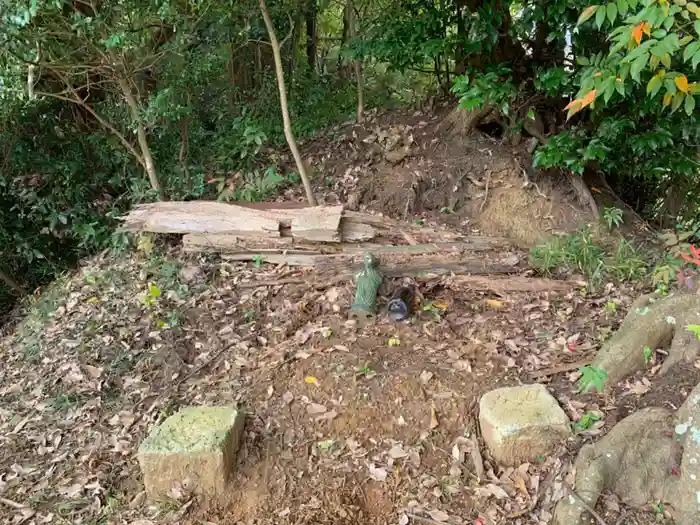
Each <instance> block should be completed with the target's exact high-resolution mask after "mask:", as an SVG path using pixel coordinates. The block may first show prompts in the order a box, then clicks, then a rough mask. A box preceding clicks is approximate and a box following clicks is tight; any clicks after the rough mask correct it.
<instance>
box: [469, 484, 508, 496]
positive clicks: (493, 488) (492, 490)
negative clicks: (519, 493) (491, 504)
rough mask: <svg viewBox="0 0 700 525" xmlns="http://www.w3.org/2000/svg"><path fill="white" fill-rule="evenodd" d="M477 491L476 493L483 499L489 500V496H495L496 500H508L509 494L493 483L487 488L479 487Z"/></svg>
mask: <svg viewBox="0 0 700 525" xmlns="http://www.w3.org/2000/svg"><path fill="white" fill-rule="evenodd" d="M475 490H476V493H477V494H478V495H479V496H481V497H482V498H488V497H489V496H493V497H494V498H496V499H508V493H507V492H506V491H505V490H503V489H502V488H501V487H499V486H498V485H494V484H493V483H489V484H488V485H486V486H485V487H477V488H476V489H475Z"/></svg>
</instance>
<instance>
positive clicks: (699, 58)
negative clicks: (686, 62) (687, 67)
mask: <svg viewBox="0 0 700 525" xmlns="http://www.w3.org/2000/svg"><path fill="white" fill-rule="evenodd" d="M691 64H692V66H693V71H695V69H696V68H697V67H698V64H700V49H698V50H697V51H696V52H695V54H694V55H693V60H692V61H691Z"/></svg>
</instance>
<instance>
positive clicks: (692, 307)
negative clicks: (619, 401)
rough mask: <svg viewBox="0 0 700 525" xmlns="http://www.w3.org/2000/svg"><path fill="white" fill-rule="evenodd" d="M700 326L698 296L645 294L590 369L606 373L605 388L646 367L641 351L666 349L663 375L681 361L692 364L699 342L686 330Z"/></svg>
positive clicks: (699, 349) (634, 305) (699, 351)
mask: <svg viewBox="0 0 700 525" xmlns="http://www.w3.org/2000/svg"><path fill="white" fill-rule="evenodd" d="M689 324H700V295H674V296H669V297H666V298H663V299H658V298H655V297H654V296H652V295H644V296H642V297H640V298H639V299H637V300H636V301H635V302H634V304H633V305H632V307H631V309H630V311H629V313H628V314H627V317H625V320H624V321H623V323H622V325H621V326H620V328H619V330H618V331H617V332H616V333H615V335H614V336H613V337H612V338H611V339H610V340H609V341H608V342H606V343H605V344H604V345H603V347H602V348H601V349H600V351H599V352H598V355H597V356H596V358H595V359H594V361H593V363H592V365H591V366H594V367H596V368H600V369H603V370H605V371H606V372H607V374H608V375H607V379H606V385H614V384H616V383H618V382H619V381H621V380H622V379H624V378H625V377H627V376H628V375H630V374H633V373H634V372H636V371H638V370H643V369H644V367H645V366H646V364H645V362H644V348H645V347H647V346H648V347H649V348H651V349H652V350H653V349H656V348H666V347H668V357H667V358H666V361H665V362H664V365H663V367H662V368H661V371H660V373H661V374H664V373H666V372H668V370H670V369H671V368H672V367H673V365H675V364H676V363H678V362H680V361H683V360H685V361H689V362H690V361H693V360H694V359H695V358H696V357H697V356H698V355H699V354H700V342H698V339H697V337H696V336H695V334H694V333H692V332H690V331H689V330H688V329H687V328H686V327H687V326H688V325H689Z"/></svg>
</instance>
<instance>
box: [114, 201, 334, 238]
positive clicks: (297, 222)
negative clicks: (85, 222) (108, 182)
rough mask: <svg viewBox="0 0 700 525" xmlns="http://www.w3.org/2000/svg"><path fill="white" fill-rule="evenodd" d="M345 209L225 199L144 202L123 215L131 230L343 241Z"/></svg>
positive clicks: (125, 224)
mask: <svg viewBox="0 0 700 525" xmlns="http://www.w3.org/2000/svg"><path fill="white" fill-rule="evenodd" d="M342 213H343V207H342V206H316V207H309V208H303V209H284V210H255V209H252V208H248V207H243V206H234V205H231V204H227V203H221V202H212V201H190V202H154V203H149V204H142V205H139V206H136V207H135V208H134V209H133V210H132V211H131V212H129V213H128V214H127V215H126V216H125V217H124V218H123V219H124V229H126V230H130V231H148V232H153V233H185V234H189V233H198V234H202V233H207V234H235V235H239V236H246V237H268V238H274V237H283V236H291V237H296V238H300V239H305V240H309V241H316V242H339V241H340V237H341V233H340V219H341V217H342Z"/></svg>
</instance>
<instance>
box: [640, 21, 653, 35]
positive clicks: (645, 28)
mask: <svg viewBox="0 0 700 525" xmlns="http://www.w3.org/2000/svg"><path fill="white" fill-rule="evenodd" d="M642 31H644V34H645V35H646V36H651V26H650V25H649V22H642Z"/></svg>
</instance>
